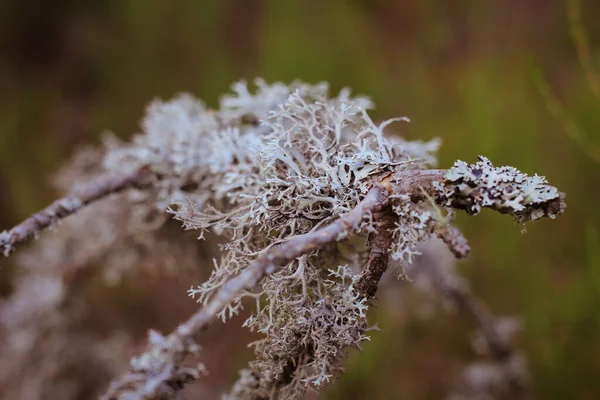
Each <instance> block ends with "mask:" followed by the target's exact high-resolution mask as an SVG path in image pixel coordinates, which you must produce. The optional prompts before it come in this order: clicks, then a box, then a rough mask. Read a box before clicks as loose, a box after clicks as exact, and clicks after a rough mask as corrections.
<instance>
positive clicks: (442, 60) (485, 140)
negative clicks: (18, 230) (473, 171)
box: [0, 0, 600, 399]
mask: <svg viewBox="0 0 600 400" xmlns="http://www.w3.org/2000/svg"><path fill="white" fill-rule="evenodd" d="M598 17H600V3H597V2H593V1H591V0H587V1H583V2H582V3H581V4H580V3H579V2H578V1H576V0H569V4H565V3H563V2H561V1H558V0H556V1H542V0H526V1H522V2H517V3H514V2H503V1H494V2H476V1H472V0H464V1H457V2H442V1H431V0H425V1H417V0H409V1H394V0H372V1H367V0H354V1H350V0H330V1H327V2H323V1H276V0H247V1H234V0H224V1H197V0H181V1H178V2H169V1H165V0H146V1H134V0H109V1H87V2H84V1H75V0H60V1H53V2H45V1H41V0H20V1H17V0H15V1H5V2H2V5H0V54H1V58H0V88H1V90H0V188H1V191H0V229H3V228H7V227H9V226H11V225H12V224H14V223H16V222H18V221H19V220H21V219H22V218H24V217H26V216H27V215H29V214H30V213H31V212H32V211H34V210H36V209H38V208H40V207H42V206H44V205H46V204H47V203H49V202H50V201H51V200H52V199H53V198H54V197H55V196H56V195H57V194H56V193H55V192H54V191H53V190H52V189H51V186H50V185H49V184H48V183H49V179H50V177H51V174H52V171H55V170H56V169H57V168H58V167H59V166H60V164H61V163H62V162H64V161H65V160H66V159H67V158H68V156H69V155H70V154H71V153H72V152H73V151H74V150H75V148H76V147H77V146H78V145H82V144H86V143H97V142H98V137H99V135H100V134H101V133H102V132H103V130H104V129H107V128H108V129H111V130H113V131H114V132H116V133H117V134H118V135H119V136H121V137H128V136H130V135H131V134H133V133H135V132H136V130H137V129H138V128H137V123H138V121H139V118H140V117H141V114H142V111H143V109H144V107H145V104H146V103H148V102H149V101H150V100H151V99H152V98H153V97H155V96H159V97H169V96H172V95H173V94H175V93H177V92H179V91H189V92H192V93H193V94H195V95H197V96H198V97H201V98H203V99H206V101H207V102H208V103H209V104H213V105H214V104H216V101H217V99H218V95H219V94H221V93H223V92H225V91H226V90H228V86H229V84H230V83H231V82H233V81H235V80H238V79H240V78H244V79H247V80H252V79H253V78H254V77H255V76H261V77H264V78H265V79H266V80H267V81H274V80H284V81H289V80H293V79H302V80H306V81H309V82H316V81H321V80H326V81H329V82H330V83H331V86H332V88H333V89H334V90H338V89H340V88H341V87H343V86H349V87H351V88H353V89H354V90H355V91H357V92H360V93H366V94H368V95H370V96H371V97H372V98H373V100H374V101H375V102H376V104H377V105H378V108H377V110H376V112H375V115H376V117H378V118H385V117H392V116H398V115H406V116H408V117H410V118H411V120H412V121H413V122H412V123H411V124H410V125H396V126H395V128H396V129H397V130H398V132H399V133H400V134H402V135H404V136H405V137H407V138H410V139H417V138H423V139H428V138H432V137H435V136H438V137H441V138H442V139H443V142H444V145H443V147H442V150H441V154H440V161H441V163H440V164H441V166H442V167H447V166H449V165H450V164H451V163H452V162H453V161H454V160H456V159H464V160H465V161H469V162H471V161H474V160H475V158H476V156H477V155H478V154H484V155H486V156H488V157H489V158H490V159H491V160H492V161H493V162H494V163H496V164H512V165H515V166H517V167H518V168H520V169H522V170H523V171H525V172H527V173H535V172H537V173H540V174H544V175H546V176H547V177H548V178H549V180H550V182H551V183H552V184H553V185H556V186H557V187H559V188H560V189H561V190H563V191H565V192H567V194H568V197H567V204H568V209H567V212H566V213H565V215H564V216H562V217H560V218H559V219H557V220H556V221H543V222H540V223H537V224H534V225H531V226H528V233H527V234H525V235H521V234H520V230H521V228H520V227H519V226H515V225H514V224H512V223H511V222H510V219H509V218H502V216H498V215H491V214H488V213H484V214H483V215H481V216H480V217H478V218H469V217H467V216H464V215H463V216H460V217H459V220H458V224H459V226H460V227H461V229H462V230H463V232H464V233H465V236H466V237H467V238H469V240H470V241H471V245H472V247H473V249H474V251H473V254H472V256H471V257H470V258H469V259H468V260H467V261H465V262H463V263H462V264H461V271H462V272H463V273H464V274H465V276H467V277H468V278H469V281H470V282H471V285H472V287H473V290H474V292H475V293H476V294H478V295H479V296H480V297H481V298H482V299H484V300H485V301H486V302H487V304H489V306H490V308H491V309H492V310H493V311H494V312H496V313H498V314H518V315H521V316H522V318H523V321H524V327H525V329H524V332H523V333H522V335H521V342H520V347H521V348H522V349H523V350H524V352H525V353H526V355H527V356H528V360H529V365H530V370H531V373H532V378H533V385H534V391H535V397H536V398H544V399H563V398H580V399H596V398H600V380H599V379H597V376H598V373H599V372H600V340H598V338H600V212H599V208H598V202H599V200H598V197H596V196H600V164H598V163H597V160H594V157H592V156H590V154H592V155H593V154H596V155H597V154H598V153H597V149H598V148H599V146H600V134H599V131H600V98H599V97H598V93H595V91H596V87H595V86H594V85H596V84H597V82H596V83H594V81H593V79H597V75H596V78H594V76H595V75H594V74H595V73H597V72H595V71H597V66H598V63H599V61H600V58H599V56H600V24H598V23H597V21H598ZM590 77H591V78H590ZM590 79H592V80H590ZM594 151H596V153H594ZM394 307H404V305H395V304H391V303H390V304H382V305H381V306H380V307H379V308H378V310H377V314H378V315H377V316H376V318H377V320H378V322H379V326H380V327H381V328H382V329H383V331H382V332H377V333H375V334H374V335H373V339H372V342H371V343H370V344H368V345H367V346H366V347H365V351H364V353H361V354H358V353H357V354H356V355H354V356H353V357H352V359H351V360H352V361H351V362H350V365H349V371H348V374H347V375H346V376H345V377H344V378H343V379H342V380H341V381H340V383H339V385H337V386H335V387H333V388H332V389H331V390H330V391H329V392H328V394H327V396H328V397H330V398H367V397H368V398H411V399H437V398H441V397H442V396H443V394H444V393H445V388H447V387H448V385H449V384H450V383H451V378H452V376H453V374H455V373H457V372H458V371H459V370H460V367H461V365H463V364H464V363H465V362H467V361H468V360H469V359H471V358H472V357H474V355H473V354H472V350H471V348H470V347H469V344H468V343H466V340H465V337H467V336H468V332H469V328H470V327H469V323H468V321H462V320H461V321H455V319H456V318H457V317H456V316H453V315H451V314H448V313H444V312H440V313H439V314H436V318H433V319H427V320H422V319H419V318H416V317H413V318H409V320H408V321H405V322H403V323H402V324H400V323H399V322H398V321H397V320H396V319H395V318H394V315H395V314H394ZM458 318H459V319H460V317H458ZM459 322H460V323H459ZM147 323H148V326H152V321H147ZM465 335H467V336H465ZM241 364H243V362H241ZM230 373H233V372H230ZM231 378H233V376H231Z"/></svg>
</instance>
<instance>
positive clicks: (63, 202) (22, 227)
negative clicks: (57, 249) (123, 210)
mask: <svg viewBox="0 0 600 400" xmlns="http://www.w3.org/2000/svg"><path fill="white" fill-rule="evenodd" d="M150 175H151V173H150V170H149V169H146V168H141V169H139V170H137V171H135V172H134V173H133V174H129V175H123V176H111V177H108V178H105V179H102V180H99V181H97V182H94V183H92V184H90V185H89V186H86V187H84V188H81V189H79V190H76V191H75V192H73V193H71V194H69V195H68V196H66V197H64V198H62V199H60V200H56V201H55V202H54V203H52V204H50V205H49V206H48V207H46V208H44V209H43V210H41V211H39V212H37V213H35V214H33V215H32V216H31V217H29V218H27V219H26V220H25V221H23V222H21V223H20V224H19V225H17V226H15V227H14V228H12V229H11V230H9V231H4V232H2V233H0V253H1V254H3V255H4V256H5V257H8V256H9V255H10V253H12V252H13V251H14V250H15V249H16V247H17V246H20V245H22V244H25V243H27V242H28V241H30V240H31V239H34V238H37V237H38V236H39V234H40V232H41V231H43V230H44V229H46V228H49V227H52V226H53V225H54V224H56V223H58V222H59V221H60V220H62V219H64V218H66V217H68V216H69V215H71V214H74V213H76V212H77V211H79V210H80V209H82V208H83V207H85V206H87V205H88V204H90V203H93V202H95V201H98V200H101V199H103V198H105V197H106V196H109V195H111V194H113V193H117V192H121V191H123V190H126V189H129V188H132V187H135V188H142V187H144V186H146V185H147V184H148V183H149V180H150V179H149V178H150Z"/></svg>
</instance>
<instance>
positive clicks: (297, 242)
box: [104, 163, 564, 399]
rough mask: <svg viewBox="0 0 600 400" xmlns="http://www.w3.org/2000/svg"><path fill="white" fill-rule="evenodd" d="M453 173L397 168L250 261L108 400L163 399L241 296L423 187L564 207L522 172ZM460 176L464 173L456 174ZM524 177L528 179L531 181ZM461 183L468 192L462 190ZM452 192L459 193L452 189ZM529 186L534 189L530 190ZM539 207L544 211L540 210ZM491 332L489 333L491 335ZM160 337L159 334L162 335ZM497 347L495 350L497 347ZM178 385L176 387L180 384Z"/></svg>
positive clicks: (372, 278)
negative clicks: (205, 332)
mask: <svg viewBox="0 0 600 400" xmlns="http://www.w3.org/2000/svg"><path fill="white" fill-rule="evenodd" d="M455 168H459V171H457V170H455V169H450V170H409V171H398V172H396V173H394V174H391V175H389V174H388V176H387V177H385V178H383V179H380V180H377V179H375V183H374V185H373V187H372V188H371V190H370V191H369V192H368V193H367V194H366V196H365V197H364V199H363V200H362V201H361V202H360V203H359V204H358V205H357V206H356V207H355V208H354V209H352V211H350V212H349V213H347V214H346V215H345V216H343V217H341V218H340V219H338V220H336V221H334V222H333V223H331V224H330V225H328V226H326V227H324V228H321V229H318V230H315V231H312V232H310V233H307V234H303V235H297V236H294V237H292V238H291V239H289V240H288V241H286V242H284V243H282V244H280V245H278V246H274V247H272V248H271V249H270V250H268V251H267V252H266V253H264V254H263V255H262V256H261V257H259V258H258V259H256V260H254V261H253V262H251V263H250V265H249V266H248V268H246V269H245V270H244V271H243V272H242V273H240V274H239V275H238V276H236V277H233V278H231V279H229V280H228V281H227V282H226V283H225V284H224V285H223V286H222V287H221V288H220V289H219V290H218V291H217V292H216V293H215V294H214V296H213V297H212V299H211V300H210V301H209V302H208V303H207V304H206V305H205V307H204V308H202V309H201V310H199V311H198V312H197V313H195V314H194V315H193V316H192V317H191V318H190V319H188V320H187V321H186V322H185V323H183V324H181V325H179V327H178V328H177V329H176V330H175V331H174V332H172V333H171V334H170V335H168V336H167V337H165V338H163V337H160V340H156V339H154V340H152V341H151V343H150V347H149V348H148V350H147V351H146V352H145V353H144V354H143V355H142V356H140V357H137V358H135V359H134V360H133V361H132V363H131V371H130V372H129V373H127V374H125V375H124V376H123V377H122V378H121V379H120V380H117V381H114V382H113V383H112V384H111V386H110V388H109V391H108V393H107V394H106V396H105V397H104V398H105V399H116V398H119V397H120V396H122V395H123V394H124V393H128V392H129V393H131V392H133V393H138V394H139V393H144V396H145V397H144V396H142V397H139V398H143V399H145V398H149V399H151V398H159V397H160V396H162V395H164V394H165V393H169V392H172V391H173V390H177V389H178V388H180V386H181V384H182V383H185V380H183V381H182V380H181V378H180V375H181V368H180V367H179V365H180V363H181V362H182V361H183V359H184V358H185V357H186V355H187V354H189V353H192V352H193V351H194V350H192V349H195V348H196V344H195V343H194V340H193V336H194V335H195V334H197V333H198V332H200V331H201V330H202V329H204V328H206V327H207V326H208V325H209V324H210V322H211V321H212V320H213V319H214V318H215V317H216V316H217V314H219V313H220V312H221V311H222V310H223V309H224V308H225V307H227V306H228V305H229V304H230V303H231V302H233V301H234V300H235V299H236V298H237V297H238V296H239V294H240V293H241V292H243V291H245V290H251V289H252V288H254V287H255V286H256V285H257V284H258V283H259V282H260V280H261V279H262V278H263V277H264V276H266V275H269V274H272V273H274V272H275V271H276V270H277V269H278V268H279V267H281V266H283V265H285V264H287V263H289V262H290V261H292V260H294V259H295V258H297V257H300V256H302V255H303V254H308V253H310V252H312V251H314V250H316V249H318V248H321V247H323V246H325V245H327V244H329V243H331V242H334V241H336V240H339V239H342V238H347V237H348V233H350V232H353V231H356V230H357V229H359V227H360V224H361V222H362V221H363V219H364V218H365V217H366V216H367V215H371V216H373V215H377V212H378V211H381V210H382V209H383V208H384V207H386V206H387V205H389V204H393V202H394V201H395V200H394V199H395V198H398V197H402V196H408V197H410V198H411V200H412V201H414V202H418V201H421V200H423V196H424V194H423V190H424V191H425V192H426V193H429V194H431V195H432V197H434V198H435V199H436V201H437V202H438V203H440V204H442V205H451V206H455V207H456V208H459V209H466V210H467V211H470V212H471V213H476V212H477V211H478V210H479V209H481V207H489V208H492V209H495V210H497V211H500V212H502V213H510V214H512V215H514V216H515V218H517V219H518V220H519V221H522V222H524V221H525V220H526V218H525V216H530V217H531V216H535V217H538V218H539V217H541V216H546V215H548V216H555V215H556V214H557V213H560V212H562V209H563V208H564V205H563V203H562V197H561V196H560V195H559V194H558V191H556V189H555V188H553V187H551V186H548V185H546V184H545V181H543V182H539V186H538V187H536V188H535V190H542V191H544V192H546V191H548V192H550V193H551V194H550V195H549V196H547V197H542V196H538V197H534V196H529V197H527V196H525V195H523V193H522V192H523V191H524V189H523V185H527V184H528V183H529V182H528V180H527V179H525V180H524V179H523V177H522V176H521V175H517V178H516V179H515V180H516V181H512V182H511V181H510V175H506V176H504V177H500V178H498V179H501V180H503V182H504V184H503V185H504V186H503V185H502V184H500V183H498V182H496V181H495V180H494V179H489V178H488V179H486V180H479V179H473V178H472V177H471V176H469V174H468V172H470V171H473V170H479V169H481V172H480V173H475V175H476V178H481V177H482V176H483V177H486V176H490V175H492V176H495V175H498V174H499V170H500V171H503V170H502V169H497V168H494V167H493V166H492V165H491V163H490V164H489V165H484V166H480V165H479V164H474V165H467V164H465V165H464V166H463V165H459V166H458V167H456V166H455ZM517 172H518V171H517ZM460 173H463V175H461V176H460V177H456V175H458V174H460ZM525 178H527V177H526V176H525ZM461 185H464V186H466V187H468V189H467V188H462V186H461ZM492 185H493V186H492ZM451 187H454V188H455V189H454V190H451V189H450V188H451ZM525 187H526V188H528V186H525ZM500 189H502V190H500ZM532 190H533V189H532ZM506 193H509V195H506ZM502 196H504V197H502ZM556 202H558V204H556ZM530 208H532V209H533V210H530ZM536 210H539V213H538V212H537V211H536ZM386 218H387V217H386ZM531 219H533V218H531ZM392 221H393V220H392ZM392 221H387V220H386V219H384V220H383V221H382V223H383V225H384V226H386V227H389V225H391V222H392ZM376 237H377V241H376V243H373V245H374V246H375V247H377V248H378V247H381V248H382V249H380V250H378V251H377V252H375V253H373V254H372V255H371V258H373V260H371V264H372V265H371V267H372V270H367V271H366V272H365V275H364V276H363V277H364V279H363V281H362V283H361V284H360V286H359V287H358V290H359V291H360V292H361V293H362V294H364V296H365V297H367V298H370V297H372V296H373V294H374V291H375V289H376V287H375V284H376V281H378V278H380V277H381V274H382V273H383V271H384V270H385V266H386V265H387V262H386V261H387V257H389V256H388V255H387V254H385V253H384V252H383V247H384V246H385V245H387V244H389V236H386V235H385V234H384V235H381V236H376ZM380 258H381V259H380ZM450 289H451V292H450V293H451V294H452V296H455V297H456V301H458V302H460V304H461V306H463V307H466V309H468V310H469V311H470V312H471V313H472V314H473V315H474V316H476V317H477V321H478V323H481V324H482V328H486V329H487V324H486V323H487V320H488V318H487V315H486V314H485V313H483V311H482V310H481V309H480V307H479V306H475V305H474V304H475V303H472V302H469V301H467V300H468V298H467V297H465V296H464V293H463V292H460V291H458V290H457V289H456V288H452V287H451V288H450ZM488 331H489V329H488ZM489 332H490V335H491V333H492V331H489ZM154 335H155V336H156V334H154ZM490 337H491V336H490ZM493 343H494V346H496V344H495V343H496V342H495V341H494V342H493ZM498 346H500V345H499V344H498V345H497V346H496V347H497V349H496V350H495V351H497V352H498V354H501V353H502V351H503V350H502V349H501V348H499V347H498ZM186 376H187V377H188V378H190V379H191V375H189V374H186ZM174 381H176V382H178V384H177V385H174V384H173V382H174Z"/></svg>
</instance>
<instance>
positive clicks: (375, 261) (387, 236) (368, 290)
mask: <svg viewBox="0 0 600 400" xmlns="http://www.w3.org/2000/svg"><path fill="white" fill-rule="evenodd" d="M377 220H378V223H379V225H378V226H377V232H376V233H374V234H372V235H371V236H370V237H369V258H368V259H367V263H366V265H365V267H364V270H363V272H362V273H361V274H360V278H359V279H358V281H357V282H356V285H355V288H356V291H357V293H358V294H359V295H360V296H361V297H363V298H366V299H371V298H373V297H374V296H375V293H376V292H377V288H378V287H379V281H380V280H381V277H382V276H383V274H384V273H385V271H387V269H388V264H389V261H390V247H391V246H392V241H393V240H394V238H393V235H392V232H391V230H392V229H394V223H395V221H396V219H395V218H394V216H393V215H391V214H389V213H386V214H383V215H380V216H379V218H378V219H377Z"/></svg>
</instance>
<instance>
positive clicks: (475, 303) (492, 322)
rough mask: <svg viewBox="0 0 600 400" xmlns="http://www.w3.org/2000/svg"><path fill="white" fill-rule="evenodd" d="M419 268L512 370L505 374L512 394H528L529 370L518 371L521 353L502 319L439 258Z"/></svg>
mask: <svg viewBox="0 0 600 400" xmlns="http://www.w3.org/2000/svg"><path fill="white" fill-rule="evenodd" d="M419 271H421V273H423V274H425V275H426V276H427V278H428V279H429V281H430V282H431V284H432V285H433V286H434V287H435V289H436V291H437V292H438V293H440V294H441V295H442V296H444V297H445V298H446V299H448V300H449V301H450V302H451V303H452V304H453V305H455V306H456V308H457V309H458V311H459V312H461V313H463V314H464V315H466V316H467V317H468V318H469V319H471V320H472V321H473V322H474V323H475V325H476V326H477V330H478V332H479V333H480V335H481V339H482V340H483V342H484V344H485V348H486V350H487V351H488V352H489V356H490V358H491V360H492V361H493V362H494V364H496V365H498V366H502V368H506V370H507V371H512V372H511V373H507V374H505V375H504V376H505V378H504V379H506V383H507V386H508V388H509V390H510V391H511V394H512V395H513V396H517V395H522V394H524V393H525V392H526V390H527V388H526V386H527V385H526V382H527V379H526V376H525V373H519V371H518V370H514V366H515V365H518V362H515V361H516V360H517V357H518V354H517V352H516V351H515V349H514V347H513V346H512V343H511V335H510V334H509V333H507V332H506V329H503V327H502V321H500V320H499V318H498V317H497V316H495V315H494V314H492V313H491V312H490V311H489V310H488V308H487V307H486V305H485V304H484V303H483V302H482V301H481V300H479V299H478V298H477V297H475V296H474V295H473V294H472V293H471V291H470V290H469V288H468V287H467V286H466V285H465V284H464V283H463V282H462V281H461V280H460V279H459V278H457V277H455V276H454V275H453V274H451V273H449V272H450V271H444V270H443V266H442V265H440V264H439V263H436V262H435V260H431V261H429V262H423V263H422V264H421V265H419Z"/></svg>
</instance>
